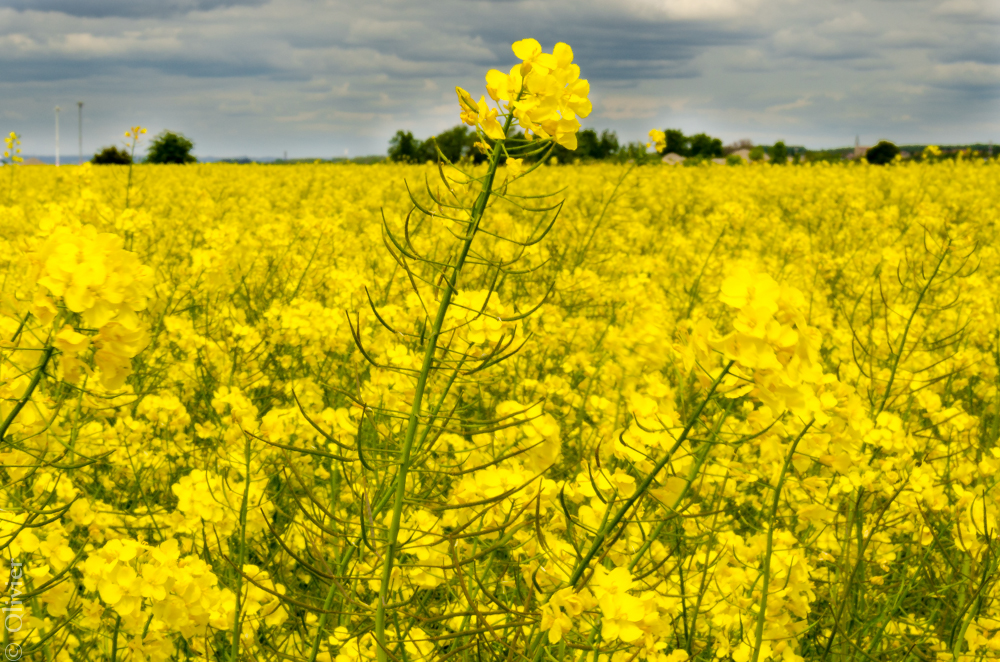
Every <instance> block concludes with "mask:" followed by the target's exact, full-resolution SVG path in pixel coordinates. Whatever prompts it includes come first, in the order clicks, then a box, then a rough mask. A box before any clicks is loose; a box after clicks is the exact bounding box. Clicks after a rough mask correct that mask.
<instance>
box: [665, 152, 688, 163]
mask: <svg viewBox="0 0 1000 662" xmlns="http://www.w3.org/2000/svg"><path fill="white" fill-rule="evenodd" d="M685 160H686V159H685V158H684V157H683V156H681V155H680V154H675V153H674V152H670V153H669V154H666V155H665V156H664V157H663V162H664V163H666V164H667V165H677V164H678V163H684V161H685Z"/></svg>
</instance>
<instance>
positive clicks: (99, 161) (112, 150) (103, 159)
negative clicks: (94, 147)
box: [90, 145, 132, 165]
mask: <svg viewBox="0 0 1000 662" xmlns="http://www.w3.org/2000/svg"><path fill="white" fill-rule="evenodd" d="M90 162H91V163H93V164H94V165H129V164H130V163H132V155H131V154H129V153H128V152H127V151H125V150H124V149H123V148H121V147H115V146H114V145H112V146H111V147H105V148H104V149H102V150H101V151H99V152H97V153H96V154H94V158H92V159H90Z"/></svg>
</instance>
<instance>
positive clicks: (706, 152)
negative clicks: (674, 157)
mask: <svg viewBox="0 0 1000 662" xmlns="http://www.w3.org/2000/svg"><path fill="white" fill-rule="evenodd" d="M689 140H690V141H691V146H690V147H689V148H688V154H686V155H685V156H700V157H702V158H706V159H714V158H718V157H720V156H722V141H721V140H720V139H718V138H713V137H712V136H710V135H708V134H707V133H697V134H695V135H693V136H691V137H690V138H689ZM678 153H679V152H678Z"/></svg>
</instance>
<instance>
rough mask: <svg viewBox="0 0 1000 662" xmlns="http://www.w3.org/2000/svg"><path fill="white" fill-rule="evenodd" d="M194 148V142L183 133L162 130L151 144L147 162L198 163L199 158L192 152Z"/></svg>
mask: <svg viewBox="0 0 1000 662" xmlns="http://www.w3.org/2000/svg"><path fill="white" fill-rule="evenodd" d="M192 149H194V143H193V142H191V140H189V139H188V138H186V137H185V136H184V135H183V134H181V133H174V132H173V131H161V132H160V133H158V134H156V136H155V137H154V138H153V141H152V142H151V143H150V144H149V152H147V154H146V163H179V164H185V163H197V162H198V159H196V158H195V157H194V156H193V155H192V154H191V150H192Z"/></svg>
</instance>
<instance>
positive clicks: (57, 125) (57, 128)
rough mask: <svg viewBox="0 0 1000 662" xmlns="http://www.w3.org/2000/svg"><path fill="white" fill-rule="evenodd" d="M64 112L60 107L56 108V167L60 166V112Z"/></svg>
mask: <svg viewBox="0 0 1000 662" xmlns="http://www.w3.org/2000/svg"><path fill="white" fill-rule="evenodd" d="M60 110H62V108H60V107H59V106H56V165H57V166H58V165H59V111H60Z"/></svg>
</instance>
